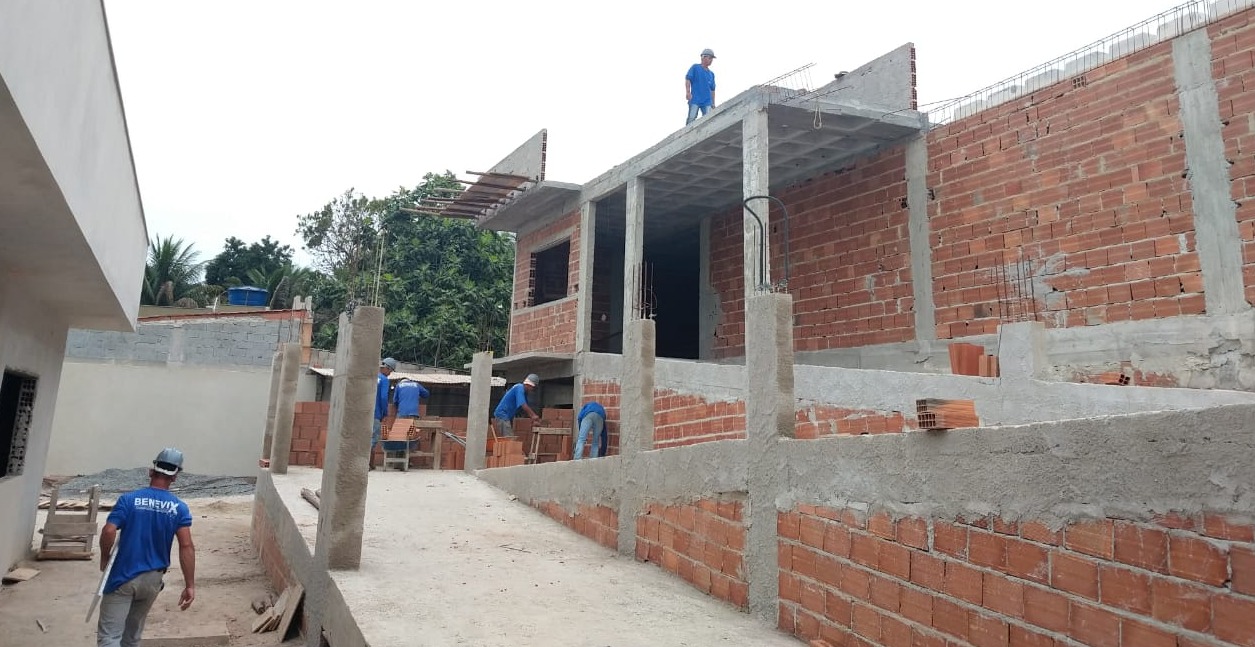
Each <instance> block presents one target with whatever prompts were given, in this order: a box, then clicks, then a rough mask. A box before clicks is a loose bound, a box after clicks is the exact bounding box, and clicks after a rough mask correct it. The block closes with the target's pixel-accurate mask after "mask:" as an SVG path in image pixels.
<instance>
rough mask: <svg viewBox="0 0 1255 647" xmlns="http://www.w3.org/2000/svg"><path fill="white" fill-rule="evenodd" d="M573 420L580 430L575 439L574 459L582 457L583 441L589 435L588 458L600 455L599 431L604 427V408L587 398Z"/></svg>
mask: <svg viewBox="0 0 1255 647" xmlns="http://www.w3.org/2000/svg"><path fill="white" fill-rule="evenodd" d="M575 420H576V424H577V425H578V426H579V430H580V434H579V436H577V437H576V439H575V460H577V461H578V460H579V459H581V458H584V443H585V442H586V441H587V440H588V437H589V435H591V436H592V441H593V447H592V449H590V450H589V452H588V456H589V458H597V457H598V456H601V455H602V454H601V452H600V449H601V432H602V430H603V429H605V427H606V408H605V407H603V406H601V404H600V403H598V402H597V401H596V400H589V401H588V402H587V403H586V404H585V405H584V407H583V408H581V409H580V415H579V416H577V417H576V419H575Z"/></svg>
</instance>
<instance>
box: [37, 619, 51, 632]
mask: <svg viewBox="0 0 1255 647" xmlns="http://www.w3.org/2000/svg"><path fill="white" fill-rule="evenodd" d="M35 626H36V627H39V630H40V631H42V632H43V633H48V625H45V624H44V621H43V620H40V619H39V618H35Z"/></svg>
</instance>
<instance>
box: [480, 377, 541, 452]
mask: <svg viewBox="0 0 1255 647" xmlns="http://www.w3.org/2000/svg"><path fill="white" fill-rule="evenodd" d="M537 384H540V376H539V375H536V374H535V373H532V374H531V375H528V376H527V378H526V379H524V380H523V381H522V382H521V383H519V384H515V385H514V386H512V387H510V388H509V389H508V390H506V392H505V395H504V396H502V397H501V402H499V403H497V408H496V409H495V410H494V411H493V412H492V419H493V422H494V423H496V425H497V436H498V437H500V438H513V437H514V417H515V416H517V415H518V414H519V409H522V410H523V411H525V412H527V416H528V417H529V418H531V419H532V421H533V422H535V421H537V420H540V416H538V415H536V412H535V411H532V408H531V407H529V406H527V394H528V393H529V392H531V390H532V389H534V388H536V385H537Z"/></svg>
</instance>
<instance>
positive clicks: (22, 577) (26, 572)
mask: <svg viewBox="0 0 1255 647" xmlns="http://www.w3.org/2000/svg"><path fill="white" fill-rule="evenodd" d="M36 575H39V570H38V569H34V568H15V569H13V570H11V571H9V572H8V573H7V574H5V576H4V583H5V584H15V583H17V582H25V581H27V580H29V579H31V578H32V577H35V576H36Z"/></svg>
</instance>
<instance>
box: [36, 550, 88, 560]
mask: <svg viewBox="0 0 1255 647" xmlns="http://www.w3.org/2000/svg"><path fill="white" fill-rule="evenodd" d="M95 556H96V554H95V553H94V552H84V551H81V550H41V551H39V552H38V553H35V559H38V560H45V559H91V558H92V557H95Z"/></svg>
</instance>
